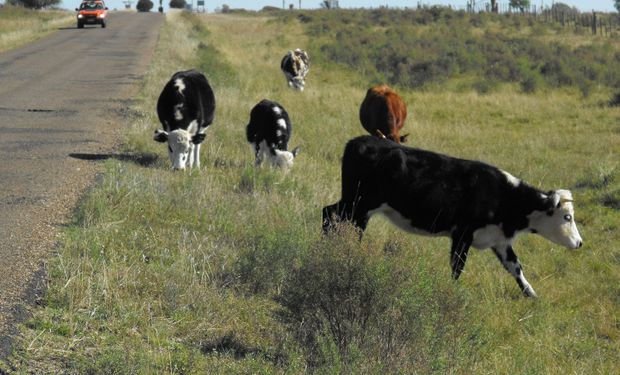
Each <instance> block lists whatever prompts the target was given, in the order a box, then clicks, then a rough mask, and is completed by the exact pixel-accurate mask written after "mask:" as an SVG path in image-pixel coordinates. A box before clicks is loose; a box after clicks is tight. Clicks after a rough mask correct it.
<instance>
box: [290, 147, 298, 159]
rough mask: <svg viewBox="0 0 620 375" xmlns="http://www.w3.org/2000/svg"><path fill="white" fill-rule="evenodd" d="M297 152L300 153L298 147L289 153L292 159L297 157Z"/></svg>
mask: <svg viewBox="0 0 620 375" xmlns="http://www.w3.org/2000/svg"><path fill="white" fill-rule="evenodd" d="M299 151H300V148H299V146H297V147H295V148H294V149H293V151H291V153H292V154H293V157H294V158H296V157H297V155H298V154H299Z"/></svg>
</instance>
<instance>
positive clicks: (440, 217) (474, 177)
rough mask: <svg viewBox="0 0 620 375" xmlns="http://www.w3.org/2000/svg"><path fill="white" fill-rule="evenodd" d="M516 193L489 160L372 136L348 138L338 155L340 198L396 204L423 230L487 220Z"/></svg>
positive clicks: (370, 205) (368, 203)
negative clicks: (340, 169) (416, 146)
mask: <svg viewBox="0 0 620 375" xmlns="http://www.w3.org/2000/svg"><path fill="white" fill-rule="evenodd" d="M528 191H529V190H528ZM519 194H520V192H519V189H517V188H515V187H514V186H512V185H510V183H509V182H508V181H507V180H506V177H505V175H504V174H503V173H502V172H501V170H499V169H498V168H496V167H494V166H491V165H488V164H486V163H482V162H479V161H474V160H465V159H459V158H454V157H450V156H447V155H443V154H438V153H435V152H432V151H427V150H421V149H417V148H410V147H405V146H402V145H399V144H396V143H394V142H391V141H388V140H385V139H380V138H377V137H371V136H361V137H357V138H354V139H352V140H351V141H349V142H348V143H347V146H346V147H345V152H344V155H343V159H342V196H343V199H344V200H345V201H355V200H358V199H359V198H360V197H362V198H363V199H361V201H363V204H364V205H365V209H368V210H372V209H375V208H377V207H379V206H380V205H381V204H383V203H386V204H389V205H390V206H392V207H399V209H400V210H401V211H402V212H401V213H402V214H403V215H404V216H405V217H408V218H411V219H412V220H414V222H415V221H416V220H418V219H419V220H420V221H419V222H415V224H416V226H418V227H419V228H424V229H426V230H432V231H435V230H438V229H441V230H449V229H450V228H449V226H450V225H453V223H456V222H459V221H460V219H459V218H467V220H468V221H470V222H471V223H472V224H473V225H475V223H477V222H479V221H480V222H482V221H485V220H488V217H487V216H488V213H489V212H496V213H498V215H499V214H500V213H501V211H502V207H501V206H500V205H502V204H504V203H502V202H506V201H510V199H509V197H514V199H517V198H518V195H519ZM528 194H529V193H528ZM429 217H432V218H434V219H433V223H432V224H433V225H435V227H434V228H430V227H428V225H430V224H429V223H428V222H427V221H426V220H427V219H428V218H429ZM443 226H445V228H444V227H443Z"/></svg>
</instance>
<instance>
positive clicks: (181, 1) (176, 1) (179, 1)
mask: <svg viewBox="0 0 620 375" xmlns="http://www.w3.org/2000/svg"><path fill="white" fill-rule="evenodd" d="M186 5H187V3H186V2H185V0H170V8H177V9H185V6H186Z"/></svg>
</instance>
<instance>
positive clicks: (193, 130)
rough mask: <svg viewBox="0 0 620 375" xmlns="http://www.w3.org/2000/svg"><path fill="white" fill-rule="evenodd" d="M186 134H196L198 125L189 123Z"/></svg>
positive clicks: (194, 122)
mask: <svg viewBox="0 0 620 375" xmlns="http://www.w3.org/2000/svg"><path fill="white" fill-rule="evenodd" d="M187 132H188V133H189V134H196V133H197V132H198V123H197V122H196V121H192V122H190V123H189V126H188V127H187Z"/></svg>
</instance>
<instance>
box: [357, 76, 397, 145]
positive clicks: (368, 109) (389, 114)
mask: <svg viewBox="0 0 620 375" xmlns="http://www.w3.org/2000/svg"><path fill="white" fill-rule="evenodd" d="M406 119H407V105H406V104H405V102H404V101H403V99H402V98H401V97H400V96H399V95H398V94H397V93H396V91H394V90H392V89H391V88H390V87H389V86H388V85H379V86H375V87H371V88H370V89H368V91H367V92H366V97H365V98H364V100H363V101H362V105H361V106H360V122H361V123H362V126H363V127H364V129H366V131H367V132H368V133H369V134H370V135H374V136H378V137H380V138H387V139H390V140H392V141H394V142H396V143H403V142H406V141H407V136H408V134H405V135H404V136H401V135H400V131H401V129H402V128H403V126H404V125H405V120H406Z"/></svg>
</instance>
